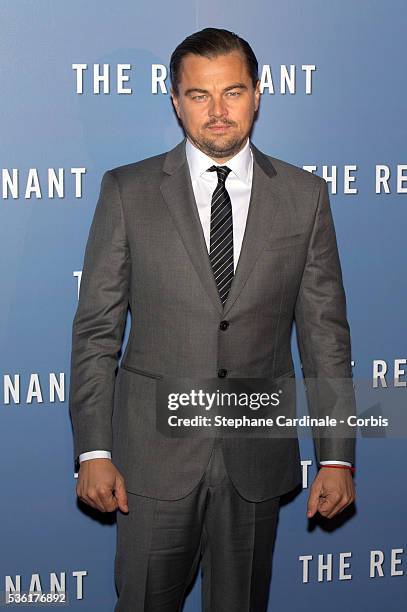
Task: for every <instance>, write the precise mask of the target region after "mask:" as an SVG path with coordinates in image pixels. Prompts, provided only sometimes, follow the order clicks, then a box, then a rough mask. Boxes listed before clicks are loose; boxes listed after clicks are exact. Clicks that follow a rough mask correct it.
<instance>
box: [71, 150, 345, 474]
mask: <svg viewBox="0 0 407 612" xmlns="http://www.w3.org/2000/svg"><path fill="white" fill-rule="evenodd" d="M185 153H186V157H187V162H188V166H189V172H190V175H191V182H192V187H193V190H194V195H195V202H196V206H197V208H198V213H199V218H200V220H201V225H202V230H203V233H204V236H205V242H206V247H207V249H208V253H209V248H210V229H211V228H210V225H211V203H212V194H213V192H214V190H215V188H216V185H217V183H218V176H217V173H216V172H208V171H207V170H208V168H210V167H211V166H213V165H215V166H224V165H227V166H228V167H229V168H230V169H231V172H230V173H229V174H228V176H227V178H226V181H225V187H226V189H227V191H228V193H229V196H230V201H231V203H232V218H233V265H234V270H235V271H236V265H237V262H238V260H239V255H240V250H241V248H242V242H243V235H244V231H245V227H246V220H247V214H248V211H249V202H250V194H251V190H252V179H253V153H252V150H251V148H250V140H249V138H248V139H247V141H246V144H245V145H244V147H243V148H242V149H241V150H240V151H239V152H238V153H236V155H234V156H233V157H232V158H231V159H229V160H228V161H227V162H226V163H225V164H219V163H218V162H216V161H214V160H213V159H212V158H211V157H208V155H206V154H205V153H203V152H202V151H201V150H200V149H198V148H197V147H196V146H195V145H194V144H192V142H191V141H190V140H189V138H187V141H186V147H185ZM99 458H101V459H111V453H110V452H109V451H103V450H95V451H89V452H88V453H82V454H81V455H79V461H80V462H82V461H86V460H87V459H99ZM327 464H332V465H347V466H349V467H350V466H351V464H350V463H348V462H347V461H336V460H332V461H331V460H330V461H320V465H327Z"/></svg>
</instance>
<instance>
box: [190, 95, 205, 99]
mask: <svg viewBox="0 0 407 612" xmlns="http://www.w3.org/2000/svg"><path fill="white" fill-rule="evenodd" d="M204 97H205V94H201V95H198V96H192V99H193V100H202V99H203V98H204Z"/></svg>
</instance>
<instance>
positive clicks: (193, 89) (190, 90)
mask: <svg viewBox="0 0 407 612" xmlns="http://www.w3.org/2000/svg"><path fill="white" fill-rule="evenodd" d="M230 89H247V85H245V84H244V83H234V84H233V85H228V86H227V87H225V88H224V90H223V91H229V90H230ZM194 92H197V93H203V94H207V93H209V91H208V90H207V89H201V88H200V87H189V88H188V89H186V90H185V91H184V96H188V95H189V94H190V93H194Z"/></svg>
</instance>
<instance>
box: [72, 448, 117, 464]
mask: <svg viewBox="0 0 407 612" xmlns="http://www.w3.org/2000/svg"><path fill="white" fill-rule="evenodd" d="M111 458H112V453H111V452H110V451H104V450H94V451H89V452H88V453H82V454H81V455H79V463H82V461H87V460H88V459H111Z"/></svg>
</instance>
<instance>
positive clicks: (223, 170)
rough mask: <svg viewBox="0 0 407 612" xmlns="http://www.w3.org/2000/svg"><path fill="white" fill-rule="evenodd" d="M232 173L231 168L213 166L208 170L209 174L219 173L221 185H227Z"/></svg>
mask: <svg viewBox="0 0 407 612" xmlns="http://www.w3.org/2000/svg"><path fill="white" fill-rule="evenodd" d="M231 171H232V169H231V168H229V166H211V167H210V168H208V172H216V173H217V175H218V181H219V183H223V184H225V181H226V178H227V176H228V174H229V172H231Z"/></svg>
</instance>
